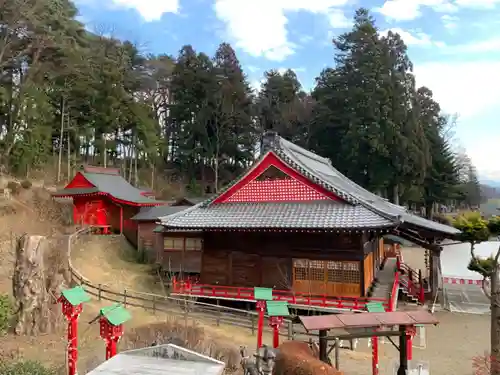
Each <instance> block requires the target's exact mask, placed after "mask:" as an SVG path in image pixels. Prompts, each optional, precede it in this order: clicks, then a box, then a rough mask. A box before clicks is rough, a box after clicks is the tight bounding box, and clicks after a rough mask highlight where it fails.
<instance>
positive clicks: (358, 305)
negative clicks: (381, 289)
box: [172, 279, 390, 310]
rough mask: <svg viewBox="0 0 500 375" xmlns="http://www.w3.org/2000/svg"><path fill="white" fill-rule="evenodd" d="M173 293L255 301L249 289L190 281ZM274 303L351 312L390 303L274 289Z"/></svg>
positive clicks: (174, 285) (174, 287)
mask: <svg viewBox="0 0 500 375" xmlns="http://www.w3.org/2000/svg"><path fill="white" fill-rule="evenodd" d="M172 293H174V294H188V295H193V296H199V297H207V298H230V299H235V300H247V301H248V300H249V301H253V300H255V298H254V289H253V288H247V287H235V286H221V285H205V284H198V283H196V282H192V281H189V280H186V281H177V280H175V279H174V280H173V282H172ZM273 300H274V301H286V302H288V303H290V304H294V305H308V306H318V307H329V308H338V309H350V310H365V309H366V304H367V303H368V302H380V303H382V304H383V305H384V307H385V308H386V309H389V308H390V301H389V300H387V299H384V298H363V297H347V296H346V297H342V296H327V295H310V294H306V293H294V292H292V291H288V290H276V289H273Z"/></svg>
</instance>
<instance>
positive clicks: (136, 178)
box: [134, 136, 139, 187]
mask: <svg viewBox="0 0 500 375" xmlns="http://www.w3.org/2000/svg"><path fill="white" fill-rule="evenodd" d="M134 151H135V154H134V186H136V187H137V186H138V184H139V173H138V172H137V159H138V158H139V153H138V152H137V137H135V136H134Z"/></svg>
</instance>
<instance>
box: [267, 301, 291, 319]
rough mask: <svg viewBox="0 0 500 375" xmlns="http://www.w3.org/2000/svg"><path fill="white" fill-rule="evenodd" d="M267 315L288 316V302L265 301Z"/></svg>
mask: <svg viewBox="0 0 500 375" xmlns="http://www.w3.org/2000/svg"><path fill="white" fill-rule="evenodd" d="M267 315H269V316H282V317H285V316H290V311H288V302H286V301H267Z"/></svg>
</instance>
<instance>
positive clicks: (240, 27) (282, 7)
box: [76, 0, 500, 180]
mask: <svg viewBox="0 0 500 375" xmlns="http://www.w3.org/2000/svg"><path fill="white" fill-rule="evenodd" d="M76 4H77V6H78V8H79V11H80V19H81V21H82V22H84V23H85V24H86V25H87V27H88V28H89V29H91V30H94V31H97V32H100V33H103V34H111V35H113V36H115V37H118V38H121V39H129V40H131V41H133V42H135V43H136V44H137V45H138V46H139V47H140V49H141V50H143V51H144V52H148V53H167V54H174V55H175V54H176V53H177V51H178V50H179V49H180V47H181V46H182V45H184V44H191V45H193V47H194V48H195V49H196V50H198V51H203V52H205V53H208V54H210V55H211V54H213V53H214V52H215V49H216V48H217V46H218V44H219V43H220V42H222V41H227V42H230V43H231V44H232V45H233V47H234V48H235V49H236V51H237V53H238V57H239V59H240V61H241V63H242V66H243V68H244V70H245V72H246V73H247V75H248V77H249V80H250V81H251V82H252V84H253V85H254V86H255V87H258V85H259V82H260V80H261V79H262V74H263V72H264V71H266V70H268V69H272V68H275V69H285V68H292V69H294V70H295V71H296V72H297V74H298V76H299V78H300V79H301V82H302V84H303V85H304V88H305V89H310V88H312V86H313V84H314V78H315V77H316V76H317V75H318V73H319V72H320V70H321V69H322V68H324V67H325V66H329V65H330V66H331V65H332V64H333V55H334V50H333V47H332V45H331V42H330V41H331V38H332V36H335V35H338V34H340V33H342V32H344V31H345V30H347V29H349V28H350V26H351V19H352V15H353V13H354V10H355V9H356V8H358V7H361V6H363V7H366V8H368V9H371V10H372V11H373V15H374V16H375V18H376V19H377V25H378V26H379V28H380V31H381V33H384V32H386V31H387V30H389V29H392V30H393V31H397V32H399V33H400V34H401V36H402V37H403V39H404V40H405V42H406V44H407V45H408V47H409V54H410V57H411V59H412V61H413V63H414V66H415V74H416V79H417V84H419V85H425V86H428V87H429V88H430V89H431V90H433V92H434V96H435V98H436V99H437V100H438V101H439V103H440V104H441V107H442V109H443V110H444V111H446V112H447V113H450V114H457V115H458V121H457V126H456V129H455V133H456V142H457V144H460V145H461V146H463V147H465V149H466V150H467V153H468V154H469V156H470V157H471V158H472V160H473V162H474V164H475V165H476V167H477V168H478V171H479V173H480V176H481V177H482V178H484V179H491V180H500V165H499V163H498V157H493V153H494V150H495V151H496V147H500V127H499V126H498V125H497V107H498V106H499V105H500V89H499V87H500V31H499V30H500V0H267V1H264V0H77V1H76Z"/></svg>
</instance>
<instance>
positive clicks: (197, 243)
mask: <svg viewBox="0 0 500 375" xmlns="http://www.w3.org/2000/svg"><path fill="white" fill-rule="evenodd" d="M202 247H203V241H202V239H201V238H186V250H190V251H200V250H201V249H202Z"/></svg>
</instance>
